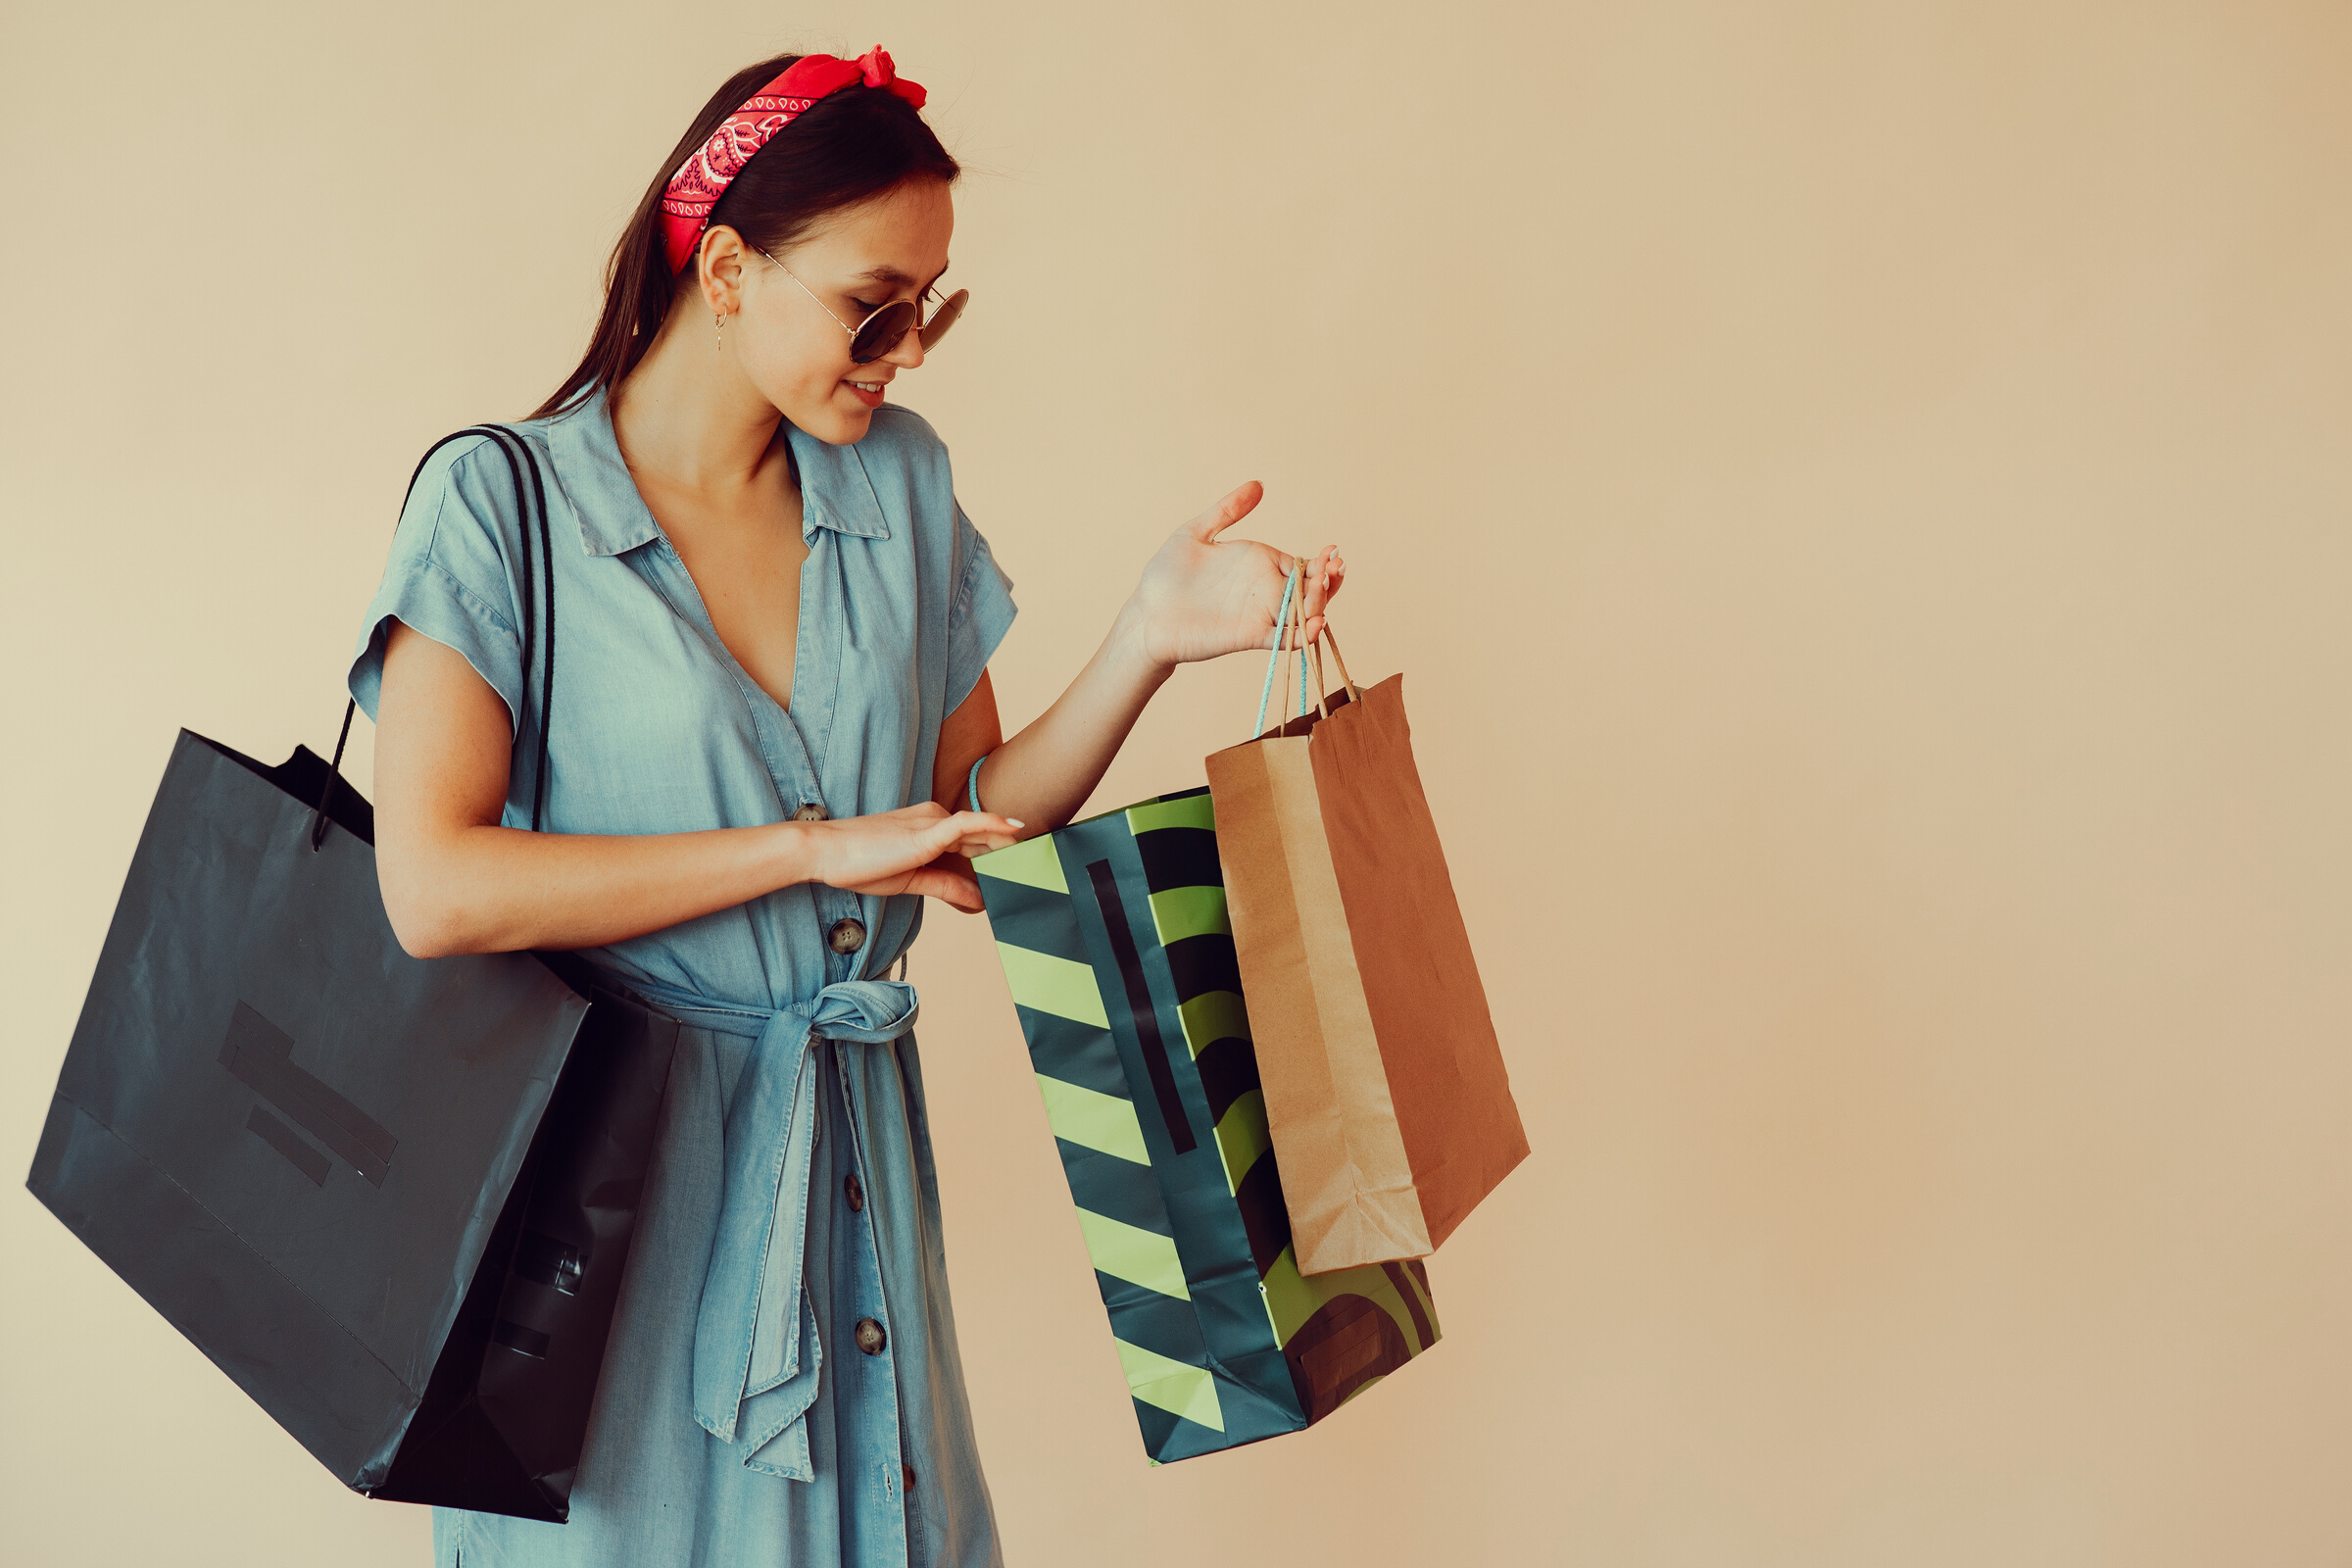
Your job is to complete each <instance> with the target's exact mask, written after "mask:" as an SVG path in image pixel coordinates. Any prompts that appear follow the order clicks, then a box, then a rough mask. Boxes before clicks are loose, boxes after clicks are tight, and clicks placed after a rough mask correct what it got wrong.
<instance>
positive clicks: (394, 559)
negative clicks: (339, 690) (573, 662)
mask: <svg viewBox="0 0 2352 1568" xmlns="http://www.w3.org/2000/svg"><path fill="white" fill-rule="evenodd" d="M487 445H488V438H486V437H485V438H483V439H482V440H480V441H477V442H474V443H471V444H469V445H466V446H465V447H464V448H463V449H460V448H459V447H458V446H457V444H455V443H453V445H452V448H451V449H450V451H451V455H450V456H449V458H448V460H447V461H446V462H443V461H440V458H441V454H435V461H434V462H432V463H429V464H428V465H427V466H426V467H425V470H424V472H423V473H422V474H421V475H420V476H419V477H418V479H417V486H416V488H415V489H414V490H413V491H411V492H410V495H409V501H408V505H407V506H406V507H405V508H403V509H402V511H401V515H400V526H399V528H398V529H397V530H396V531H395V532H394V534H393V536H392V555H391V559H390V560H389V561H388V562H387V563H386V564H385V566H384V580H383V583H382V585H381V586H379V587H378V588H377V589H376V591H375V598H374V599H373V600H372V601H370V602H369V604H368V613H367V614H366V616H365V617H364V618H363V619H362V621H361V629H360V647H359V653H358V655H357V657H356V658H355V659H354V660H353V661H352V665H351V676H350V686H351V695H352V697H353V698H354V699H355V700H357V701H358V703H359V705H360V707H361V708H362V709H364V710H366V711H367V713H368V717H369V718H370V719H372V718H374V717H375V710H376V701H377V698H378V697H379V696H380V695H381V693H382V690H383V679H384V642H385V639H386V638H387V637H388V636H390V634H391V629H392V622H393V621H395V620H398V621H400V622H401V623H402V624H404V625H406V626H408V627H410V628H411V629H412V630H415V631H419V632H422V633H423V634H424V635H425V636H427V637H430V638H431V639H432V640H433V641H435V642H437V643H441V644H444V645H446V646H448V647H450V648H454V649H456V650H457V651H458V652H459V653H460V654H462V655H464V656H465V659H466V662H467V663H468V664H471V665H472V666H473V668H474V670H475V672H476V673H477V674H479V675H480V676H481V677H482V679H483V680H485V681H487V682H488V683H489V685H490V689H491V690H493V691H495V692H497V693H498V695H499V697H500V698H501V699H502V700H503V701H504V702H505V703H506V705H507V718H508V723H509V725H510V727H513V726H514V725H515V724H516V723H517V722H518V719H517V715H518V714H519V713H520V712H521V711H522V700H521V697H522V636H521V633H520V632H518V631H517V630H516V629H515V618H516V617H515V604H516V603H517V595H516V593H515V582H514V579H513V577H512V575H511V574H510V571H509V568H508V562H509V561H510V560H511V559H512V555H511V552H510V549H509V544H510V541H515V540H518V539H519V532H520V531H519V528H518V527H517V526H515V525H514V524H513V523H511V522H510V518H512V517H513V516H514V515H515V507H514V502H513V497H512V496H511V495H502V494H500V491H501V490H504V489H509V488H511V485H510V480H511V476H510V475H509V474H508V473H507V472H506V471H505V470H504V468H503V467H502V466H499V465H496V464H489V465H485V464H483V463H481V462H479V461H477V458H478V454H480V453H481V452H483V451H484V450H485V449H486V447H487ZM485 469H489V470H491V471H492V472H495V474H496V478H495V480H492V479H491V478H490V477H489V474H488V473H486V472H485Z"/></svg>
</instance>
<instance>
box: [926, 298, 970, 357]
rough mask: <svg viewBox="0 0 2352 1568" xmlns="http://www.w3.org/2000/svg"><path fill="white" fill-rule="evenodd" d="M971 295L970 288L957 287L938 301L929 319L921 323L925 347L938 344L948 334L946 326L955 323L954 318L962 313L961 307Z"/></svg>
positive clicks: (932, 347)
mask: <svg viewBox="0 0 2352 1568" xmlns="http://www.w3.org/2000/svg"><path fill="white" fill-rule="evenodd" d="M971 297H972V291H971V290H970V289H968V288H959V289H957V290H956V292H955V293H953V294H951V295H949V296H948V297H947V298H946V299H944V300H941V301H940V302H939V308H938V309H937V310H935V311H933V312H932V313H931V319H929V320H928V321H925V322H924V323H923V347H924V348H925V349H934V348H937V347H938V346H939V340H940V339H941V338H943V337H946V336H947V335H948V328H949V327H951V326H954V325H955V324H956V318H957V317H958V316H961V315H962V314H963V307H964V305H965V303H966V302H967V301H969V300H970V299H971Z"/></svg>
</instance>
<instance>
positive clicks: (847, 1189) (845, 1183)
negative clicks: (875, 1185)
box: [841, 1171, 865, 1214]
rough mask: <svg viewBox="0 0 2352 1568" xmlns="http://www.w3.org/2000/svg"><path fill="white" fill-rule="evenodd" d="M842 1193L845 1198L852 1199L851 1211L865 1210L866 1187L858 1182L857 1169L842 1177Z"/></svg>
mask: <svg viewBox="0 0 2352 1568" xmlns="http://www.w3.org/2000/svg"><path fill="white" fill-rule="evenodd" d="M841 1194H842V1196H843V1197H844V1198H847V1199H848V1200H849V1201H850V1212H852V1213H853V1214H855V1213H859V1212H861V1211H863V1209H864V1208H865V1189H864V1188H863V1187H862V1186H860V1185H859V1184H858V1173H857V1172H856V1171H852V1172H850V1173H849V1174H848V1175H847V1176H844V1177H843V1178H842V1179H841Z"/></svg>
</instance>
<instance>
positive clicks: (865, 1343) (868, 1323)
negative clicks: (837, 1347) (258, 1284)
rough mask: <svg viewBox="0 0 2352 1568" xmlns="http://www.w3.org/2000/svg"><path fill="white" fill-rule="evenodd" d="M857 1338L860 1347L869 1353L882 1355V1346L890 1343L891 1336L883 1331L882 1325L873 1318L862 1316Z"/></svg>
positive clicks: (859, 1320)
mask: <svg viewBox="0 0 2352 1568" xmlns="http://www.w3.org/2000/svg"><path fill="white" fill-rule="evenodd" d="M857 1340H858V1348H859V1349H860V1350H863V1351H864V1352H865V1353H866V1354H868V1355H880V1354H881V1353H882V1347H884V1346H885V1345H888V1344H889V1343H890V1336H889V1335H887V1334H885V1333H883V1332H882V1325H881V1324H879V1323H877V1322H875V1321H874V1320H873V1319H872V1318H870V1317H861V1318H859V1319H858V1333H857Z"/></svg>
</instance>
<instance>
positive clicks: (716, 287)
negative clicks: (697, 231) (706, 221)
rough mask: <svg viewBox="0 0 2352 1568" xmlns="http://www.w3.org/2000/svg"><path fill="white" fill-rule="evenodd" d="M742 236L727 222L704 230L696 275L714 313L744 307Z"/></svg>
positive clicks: (729, 314)
mask: <svg viewBox="0 0 2352 1568" xmlns="http://www.w3.org/2000/svg"><path fill="white" fill-rule="evenodd" d="M744 260H745V258H744V245H743V236H742V235H741V234H738V233H736V232H735V230H733V229H731V228H729V227H727V226H726V225H725V224H723V223H722V224H716V225H714V226H712V227H711V228H709V229H706V230H705V231H704V233H703V246H702V250H701V252H700V253H699V254H698V255H697V257H696V259H695V264H694V265H695V278H696V281H697V282H698V283H699V284H700V285H701V288H702V292H703V304H704V305H705V306H707V307H709V308H710V311H711V315H713V316H733V315H734V314H735V313H736V312H737V311H738V310H741V309H742V308H743V266H744Z"/></svg>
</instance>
